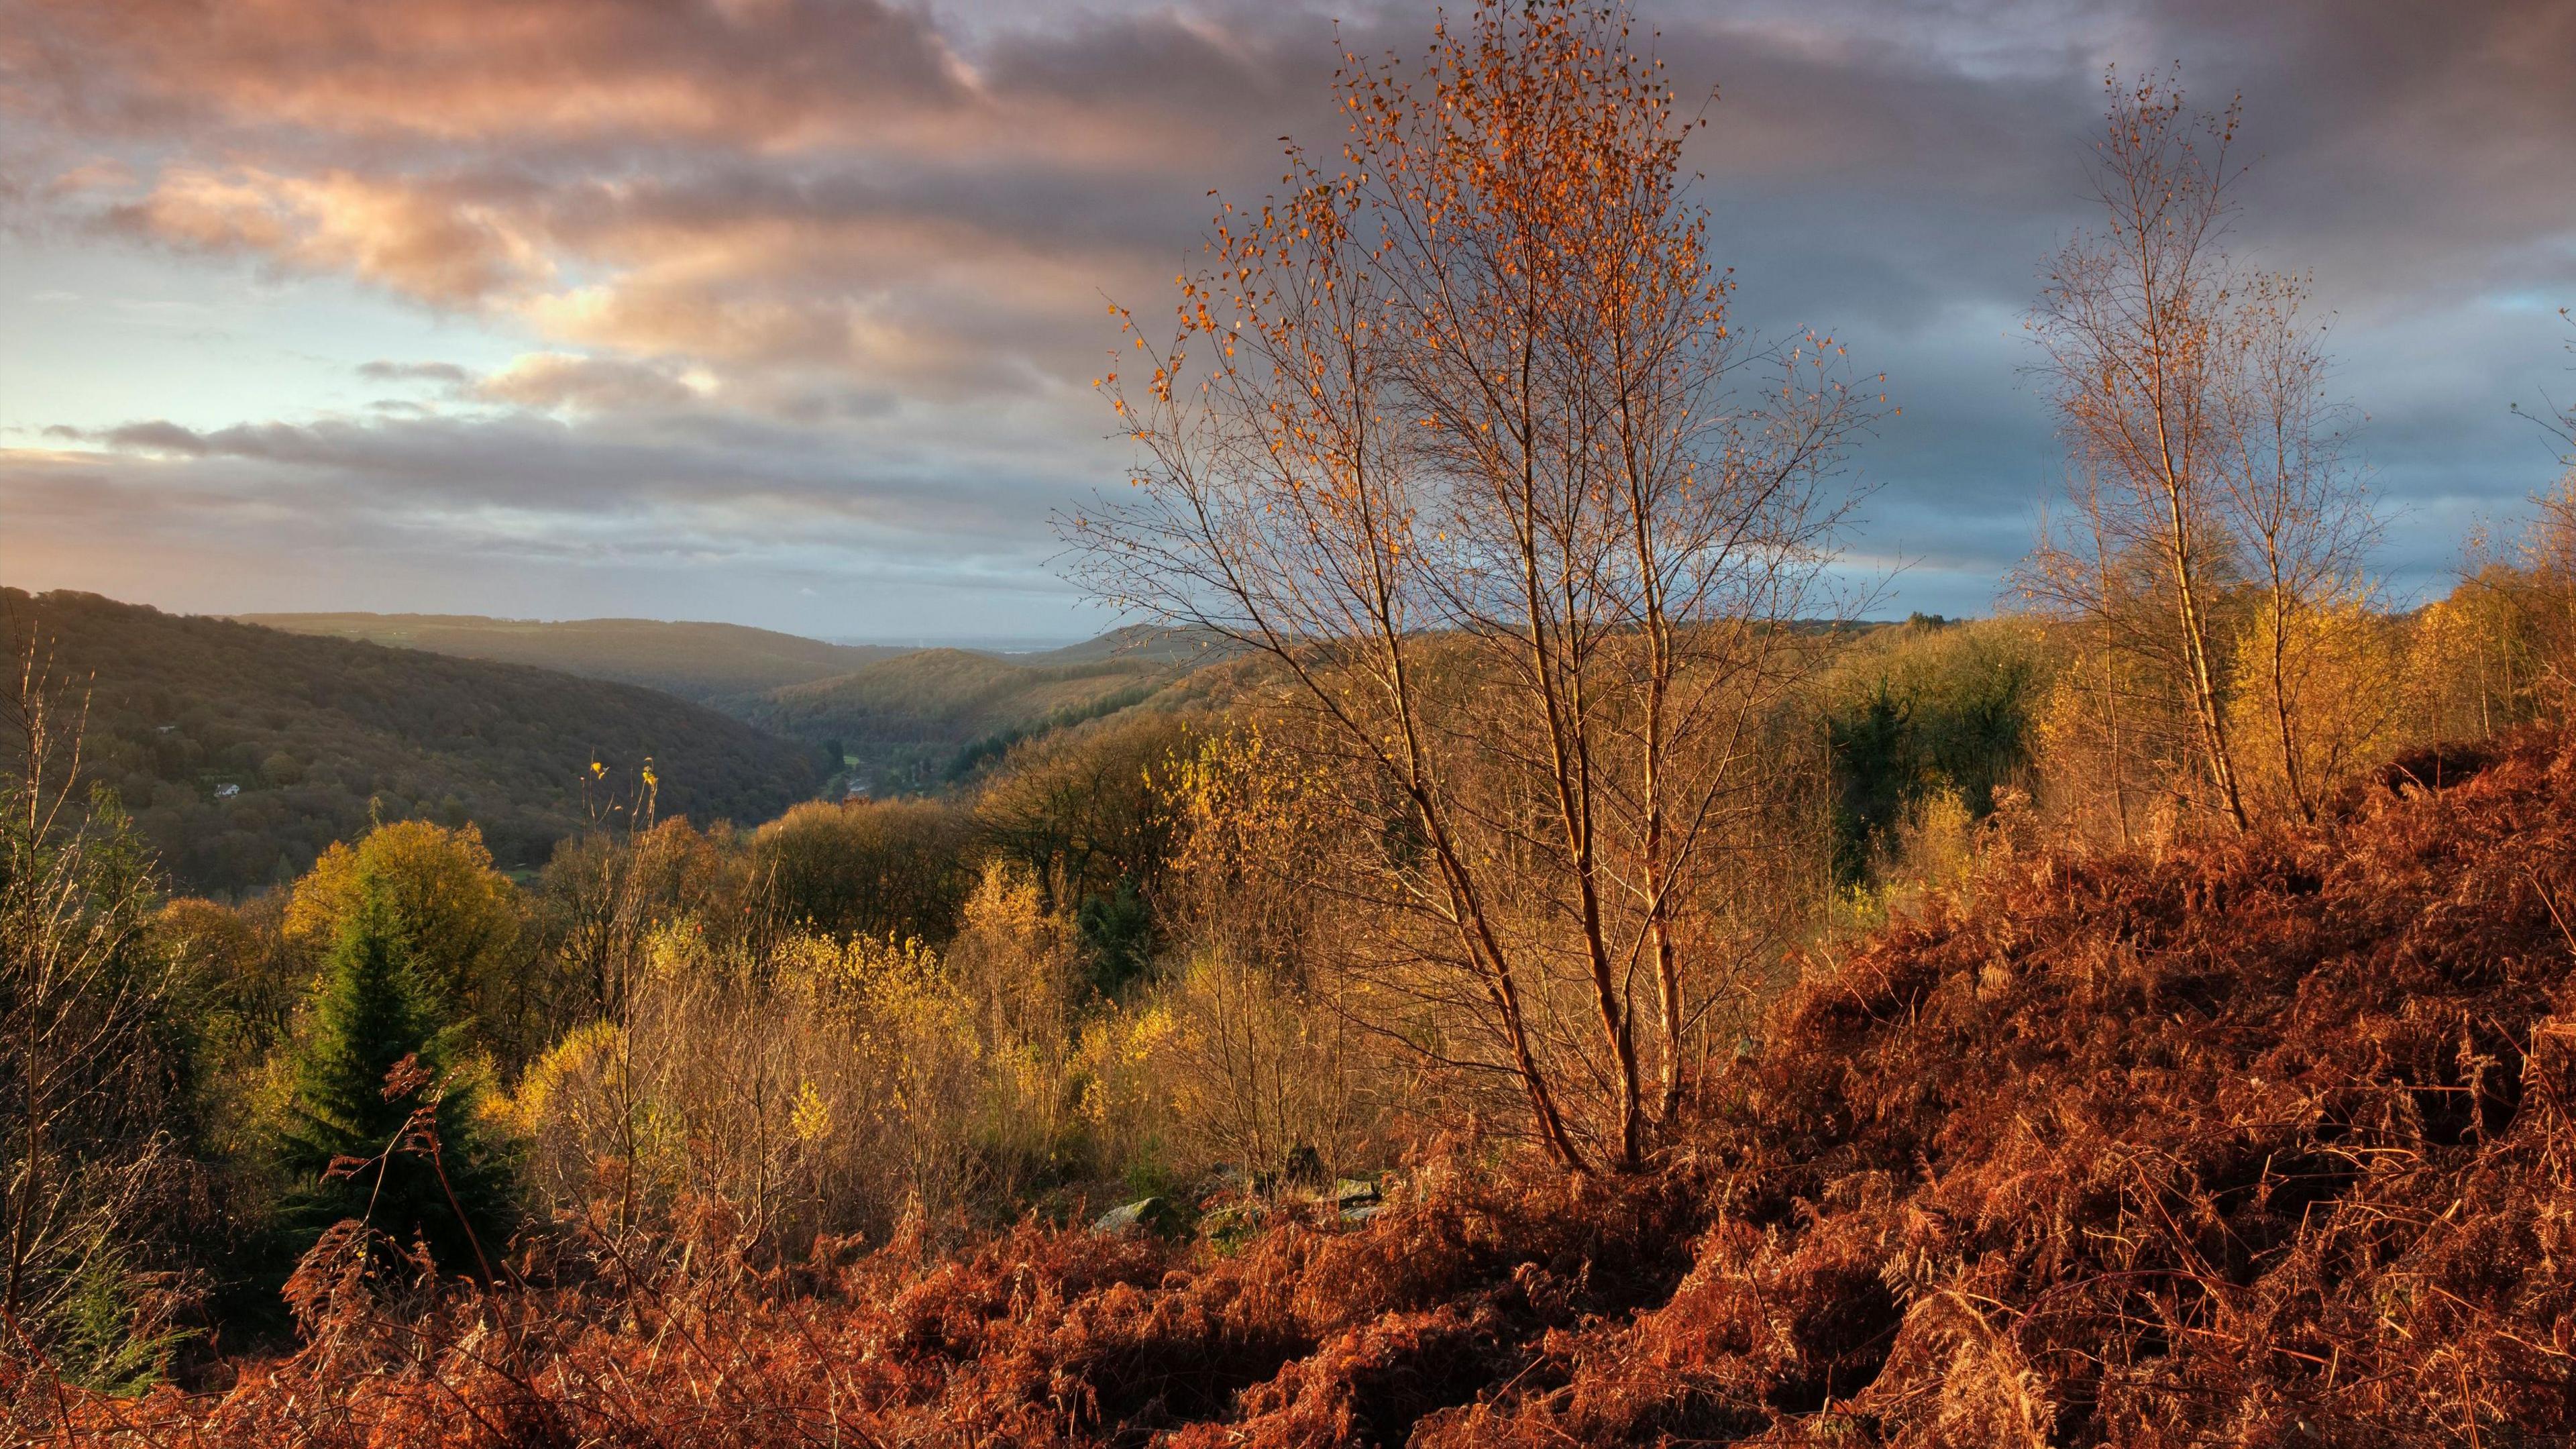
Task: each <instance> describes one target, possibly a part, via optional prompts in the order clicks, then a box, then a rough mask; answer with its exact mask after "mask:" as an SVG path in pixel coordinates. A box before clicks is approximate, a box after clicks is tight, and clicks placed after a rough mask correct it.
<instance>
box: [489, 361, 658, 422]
mask: <svg viewBox="0 0 2576 1449" xmlns="http://www.w3.org/2000/svg"><path fill="white" fill-rule="evenodd" d="M473 391H474V395H475V396H477V397H481V398H485V399H489V400H490V401H493V402H502V403H512V404H515V405H517V406H520V407H529V408H569V409H573V410H576V411H581V412H647V411H653V410H657V409H676V408H685V407H694V406H696V405H697V404H698V403H699V402H701V401H702V400H703V399H704V397H705V395H706V392H707V391H708V389H706V388H703V387H700V386H693V385H691V382H690V381H689V379H688V378H686V377H677V376H673V375H672V374H671V373H670V372H668V371H666V370H664V369H662V368H658V367H655V366H652V365H651V364H648V363H641V362H628V361H625V360H622V359H618V358H599V357H576V356H573V355H571V354H568V353H562V352H531V353H528V354H526V355H524V356H522V357H519V358H516V359H514V360H513V361H512V362H511V363H510V365H509V366H507V367H505V368H502V369H501V370H500V371H498V372H495V373H492V374H491V375H489V376H487V377H484V378H482V379H481V380H479V381H478V382H476V383H475V384H474V388H473Z"/></svg>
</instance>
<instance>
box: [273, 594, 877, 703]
mask: <svg viewBox="0 0 2576 1449" xmlns="http://www.w3.org/2000/svg"><path fill="white" fill-rule="evenodd" d="M234 617H235V618H236V619H238V620H239V621H240V622H242V623H245V624H257V625H261V626H262V627H265V628H270V629H281V630H284V631H286V632H287V633H290V634H321V635H328V636H331V637H333V638H340V639H362V640H365V641H367V642H369V643H372V644H389V645H394V646H398V647H401V648H406V649H424V650H427V651H429V652H430V653H432V654H450V655H455V656H458V657H460V658H465V659H489V660H493V661H496V662H499V663H504V664H530V665H534V666H536V667H537V668H539V669H552V670H557V671H560V672H562V673H565V674H578V675H582V676H584V677H585V678H590V679H609V680H615V681H617V682H618V683H620V684H640V685H643V686H644V687H645V688H647V689H658V690H660V691H662V692H663V693H665V694H676V695H678V696H679V697H680V698H682V699H689V700H695V701H697V702H698V703H700V704H705V705H712V706H714V707H716V708H718V709H723V710H725V711H726V712H727V713H729V714H735V715H740V714H742V713H743V712H744V709H745V701H747V700H749V699H751V698H753V697H754V696H757V695H761V694H765V693H767V692H768V691H770V690H773V689H777V688H779V687H781V686H783V685H792V684H804V683H807V682H810V681H812V680H817V679H826V678H830V677H831V676H834V675H839V674H847V673H849V672H850V671H852V670H855V669H860V668H864V667H865V666H867V665H869V664H872V663H875V662H877V661H879V660H882V659H887V658H891V657H893V656H895V655H898V654H902V653H905V652H907V651H906V650H904V649H901V648H898V647H894V646H890V645H883V644H827V643H824V642H823V641H822V640H820V639H807V638H803V637H801V636H799V635H795V634H781V633H777V632H775V631H773V630H769V629H752V628H747V627H745V626H743V625H740V624H699V623H685V622H681V623H673V622H665V621H663V620H659V619H571V620H564V621H560V622H547V621H541V620H532V619H491V618H485V617H483V616H481V615H478V614H238V615H235V616H234Z"/></svg>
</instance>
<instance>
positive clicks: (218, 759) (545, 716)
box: [0, 589, 822, 892]
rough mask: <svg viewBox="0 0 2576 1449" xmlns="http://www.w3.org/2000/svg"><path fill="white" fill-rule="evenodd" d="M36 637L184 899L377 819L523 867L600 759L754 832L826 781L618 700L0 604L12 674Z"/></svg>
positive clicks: (189, 626) (449, 664) (659, 705)
mask: <svg viewBox="0 0 2576 1449" xmlns="http://www.w3.org/2000/svg"><path fill="white" fill-rule="evenodd" d="M307 617H308V618H309V617H311V616H307ZM31 629H32V630H33V631H34V632H35V634H36V636H37V637H38V638H40V639H42V640H45V641H47V642H48V643H49V645H50V647H51V649H52V651H53V654H54V657H55V660H56V663H57V666H58V668H59V669H60V670H61V671H63V672H65V673H68V674H70V675H72V676H74V677H75V678H78V679H80V680H83V681H88V682H90V688H91V690H92V697H91V704H90V712H89V727H88V743H87V749H86V759H85V767H86V771H87V773H88V774H89V775H90V776H91V777H92V778H93V779H95V780H96V781H98V782H101V783H104V784H106V785H109V786H112V787H114V788H115V789H116V791H117V792H118V794H119V795H120V796H121V797H122V798H123V799H124V801H125V802H126V804H127V806H128V807H129V808H130V809H132V810H133V811H134V812H135V815H136V818H137V820H138V823H139V824H140V825H141V826H142V828H143V829H144V831H145V832H146V834H147V835H148V836H149V837H150V838H151V839H152V841H153V842H154V843H155V845H156V846H157V847H158V848H159V850H160V852H161V854H162V857H163V861H164V864H165V865H166V866H167V867H168V869H169V870H170V873H171V875H172V876H173V878H174V879H175V880H176V881H177V882H178V884H179V885H180V886H181V888H183V889H188V890H198V891H222V892H238V891H242V890H246V889H252V888H256V887H259V886H264V885H267V884H269V883H270V882H272V881H274V880H277V879H279V878H281V877H283V876H286V875H291V874H293V873H295V872H299V871H301V870H302V869H303V868H304V867H305V866H306V865H308V864H310V863H311V861H312V860H313V857H314V856H315V854H316V853H317V852H319V851H320V850H321V849H322V847H323V846H325V845H327V844H329V843H330V842H331V841H333V840H340V839H346V838H349V837H351V836H353V835H355V834H357V833H359V832H361V831H363V830H364V829H365V828H366V825H367V821H368V818H369V815H370V812H371V810H372V812H373V813H374V814H375V815H376V816H377V817H378V818H381V819H386V820H393V819H402V818H428V819H435V820H440V821H444V822H448V823H462V822H464V821H467V820H472V821H475V822H477V823H479V824H480V825H481V826H482V828H483V832H484V836H485V838H486V839H487V840H488V841H489V842H490V844H491V846H492V851H493V854H494V855H495V856H496V857H497V858H499V860H500V861H501V862H502V863H503V864H504V865H510V866H529V865H535V864H538V863H541V862H542V861H543V860H544V859H545V857H546V854H547V852H548V851H549V850H550V849H551V848H552V846H553V844H554V842H555V841H556V840H557V839H559V838H560V837H562V836H563V835H565V834H566V833H568V832H570V831H572V830H574V829H576V828H578V827H579V826H580V825H581V824H582V823H583V822H584V820H585V818H586V816H585V808H586V807H585V804H584V797H583V781H584V779H585V778H586V777H587V776H588V774H589V767H590V764H591V762H592V761H593V760H598V761H601V762H603V763H605V764H607V765H608V766H610V767H611V769H612V771H615V772H621V773H624V774H626V775H628V776H629V777H630V778H631V772H632V771H633V770H634V769H635V767H637V766H638V765H640V764H641V763H642V762H643V761H644V759H645V758H646V757H647V756H650V757H651V758H652V759H653V761H654V764H655V767H656V771H657V773H658V774H659V775H660V777H661V781H662V787H661V808H662V810H663V812H664V813H665V814H674V813H677V814H687V815H691V816H694V817H697V818H700V819H709V818H716V817H726V818H731V819H735V820H740V821H753V820H764V819H767V818H769V817H770V816H773V815H776V814H777V813H779V812H780V811H782V810H784V809H785V808H786V807H787V806H788V805H791V804H793V803H795V802H796V801H797V800H799V799H802V798H804V797H806V796H808V795H810V794H811V793H812V792H813V790H814V788H815V786H816V785H817V784H818V783H819V781H820V778H821V774H822V769H821V766H820V762H819V761H818V760H817V758H816V757H815V754H814V752H813V751H812V750H810V749H808V748H806V747H803V746H800V745H798V744H795V743H793V742H790V741H787V740H783V739H780V738H778V737H776V736H773V735H769V734H764V733H762V732H761V731H759V730H757V729H754V728H752V727H751V726H748V725H746V724H743V723H741V722H740V721H737V720H733V719H729V718H727V717H725V716H724V715H721V714H718V713H716V712H715V711H713V710H710V709H707V708H703V707H701V706H699V705H696V704H691V703H689V702H687V701H685V700H680V699H675V698H673V697H671V696H669V695H666V694H658V693H655V692H653V691H651V690H649V689H641V688H637V687H635V686H633V685H629V684H620V683H611V682H604V681H601V680H596V679H581V678H575V677H573V676H571V675H569V674H562V673H555V672H551V671H547V670H542V669H534V668H529V667H526V666H523V665H517V664H500V663H491V662H487V661H483V660H476V659H459V658H451V657H448V656H446V655H445V654H443V653H437V652H431V651H429V650H427V649H389V648H384V647H381V646H379V645H376V644H372V643H364V642H358V641H354V640H348V639H335V638H317V637H313V636H312V635H309V634H299V633H287V632H283V631H280V630H276V629H269V628H262V627H258V626H255V625H251V624H247V623H241V622H237V621H232V620H225V619H214V618H196V617H189V616H183V615H174V614H165V613H162V612H160V611H159V610H157V609H151V608H145V607H142V606H140V605H134V604H120V603H116V602H114V601H112V600H108V599H104V598H100V597H99V596H97V595H95V594H81V593H71V592H59V593H50V594H43V595H39V596H36V597H34V598H32V599H31V598H30V597H29V596H28V595H27V594H25V593H23V592H20V591H18V590H14V589H10V590H0V636H5V638H0V642H5V643H6V645H7V647H8V649H9V650H10V652H11V657H12V658H15V657H17V655H18V652H19V651H20V650H22V649H23V648H24V647H25V641H26V639H27V638H28V635H29V631H30V630H31ZM741 632H742V633H745V634H753V633H756V632H757V631H752V630H744V631H741ZM772 637H783V636H772Z"/></svg>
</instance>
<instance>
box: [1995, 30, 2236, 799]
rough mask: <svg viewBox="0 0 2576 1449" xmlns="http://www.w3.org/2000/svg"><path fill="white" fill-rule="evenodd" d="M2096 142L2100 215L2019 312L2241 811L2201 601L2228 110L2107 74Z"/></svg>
mask: <svg viewBox="0 0 2576 1449" xmlns="http://www.w3.org/2000/svg"><path fill="white" fill-rule="evenodd" d="M2106 85H2107V89H2108V90H2109V93H2110V107H2109V116H2108V125H2107V127H2106V129H2105V132H2104V135H2103V137H2102V139H2101V140H2100V141H2099V142H2097V143H2096V144H2095V148H2094V158H2093V164H2092V180H2093V192H2094V199H2095V201H2096V202H2097V204H2099V205H2100V206H2101V208H2102V217H2103V225H2102V227H2101V229H2099V230H2096V231H2088V232H2084V233H2082V234H2080V235H2078V236H2077V237H2076V238H2075V239H2074V240H2073V241H2071V242H2069V243H2068V244H2067V245H2066V246H2065V248H2064V249H2063V250H2061V251H2060V252H2059V253H2058V255H2057V258H2056V260H2055V261H2054V262H2053V263H2052V264H2051V267H2050V270H2049V276H2048V283H2047V286H2046V288H2045V289H2044V290H2043V291H2042V293H2041V296H2040V301H2039V305H2038V307H2037V308H2036V310H2035V311H2034V312H2033V314H2032V317H2031V320H2030V326H2031V330H2032V332H2033V334H2034V335H2035V337H2036V338H2037V340H2038V341H2039V343H2040V345H2041V347H2042V348H2043V349H2044V350H2045V351H2046V353H2047V357H2048V362H2047V364H2046V368H2045V371H2046V372H2047V374H2048V375H2049V377H2050V378H2051V379H2052V381H2053V382H2054V385H2055V401H2056V404H2057V411H2058V417H2059V420H2060V423H2061V426H2062V428H2063V429H2064V432H2065V435H2066V440H2067V446H2068V448H2069V450H2070V451H2071V452H2073V453H2074V454H2075V455H2076V456H2077V457H2078V459H2079V460H2080V462H2081V463H2082V464H2083V465H2084V466H2086V467H2089V468H2092V469H2097V470H2099V473H2100V475H2101V478H2102V480H2103V484H2104V503H2105V512H2106V516H2107V517H2108V519H2109V520H2110V524H2111V530H2112V532H2113V533H2114V534H2115V535H2116V536H2117V538H2118V540H2119V542H2120V543H2121V544H2122V545H2123V546H2125V547H2132V548H2136V549H2138V550H2140V551H2142V552H2143V554H2144V555H2145V556H2146V557H2147V558H2150V559H2152V560H2153V561H2154V563H2155V565H2156V568H2157V570H2158V571H2159V572H2160V573H2161V574H2162V575H2163V584H2164V592H2165V595H2166V602H2167V604H2168V606H2169V608H2170V610H2171V615H2172V628H2171V631H2170V633H2171V639H2172V652H2173V653H2174V655H2175V656H2176V659H2177V662H2178V664H2179V668H2180V675H2181V679H2180V683H2181V688H2182V691H2183V697H2184V702H2185V704H2186V706H2187V708H2188V710H2189V713H2190V717H2191V721H2192V724H2193V728H2194V731H2195V733H2196V735H2197V737H2198V747H2199V748H2198V752H2199V754H2200V757H2201V764H2202V767H2203V769H2204V771H2205V772H2206V774H2207V776H2208V783H2209V786H2210V788H2211V789H2212V791H2214V792H2215V795H2216V801H2217V808H2218V809H2219V810H2220V812H2221V813H2223V814H2224V815H2225V816H2226V818H2227V819H2228V820H2229V821H2230V822H2231V823H2233V824H2234V825H2235V826H2236V828H2238V829H2240V830H2241V829H2244V828H2245V827H2246V826H2247V825H2248V824H2249V823H2250V819H2249V816H2248V814H2247V811H2246V805H2245V798H2244V792H2243V789H2242V786H2241V784H2240V782H2239V780H2238V771H2237V766H2236V755H2235V749H2234V745H2233V742H2232V741H2231V740H2230V739H2229V737H2228V728H2227V715H2226V711H2225V709H2224V708H2223V706H2222V689H2223V680H2222V677H2221V671H2222V668H2223V666H2222V663H2221V661H2220V658H2219V654H2218V642H2217V635H2218V625H2217V621H2216V619H2215V618H2214V614H2213V610H2214V606H2215V605H2216V603H2217V594H2218V593H2219V592H2220V589H2221V581H2222V579H2223V578H2224V577H2225V575H2226V574H2227V573H2228V571H2229V569H2230V566H2231V564H2232V562H2233V560H2232V559H2230V558H2229V557H2228V556H2227V554H2228V549H2227V541H2226V536H2225V533H2224V531H2223V529H2222V527H2221V525H2220V521H2219V519H2218V517H2217V511H2218V509H2219V507H2220V506H2221V504H2222V503H2223V501H2224V495H2225V488H2226V482H2227V477H2228V468H2227V453H2228V449H2229V446H2230V444H2231V442H2232V441H2233V438H2232V437H2231V435H2230V432H2229V421H2230V419H2229V415H2228V409H2227V406H2226V391H2227V389H2226V379H2225V376H2224V374H2225V372H2226V371H2227V367H2228V363H2229V356H2228V347H2229V338H2228V336H2227V308H2228V305H2229V302H2230V292H2229V287H2230V284H2231V282H2232V281H2233V278H2232V277H2231V276H2230V274H2229V268H2228V261H2227V257H2226V254H2225V253H2224V251H2223V250H2222V249H2221V248H2220V245H2219V243H2220V240H2221V238H2222V236H2223V234H2224V232H2225V230H2226V226H2227V222H2228V218H2229V216H2230V213H2231V212H2232V210H2233V202H2232V199H2231V197H2230V193H2229V188H2230V185H2231V183H2232V182H2233V181H2234V179H2235V177H2236V176H2237V175H2238V174H2239V173H2238V172H2235V171H2231V170H2230V169H2229V168H2230V164H2231V163H2230V161H2229V159H2228V152H2229V147H2230V146H2231V144H2232V143H2233V142H2234V140H2235V134H2236V125H2237V118H2238V117H2237V108H2236V107H2235V106H2234V105H2232V104H2231V105H2230V106H2229V107H2228V109H2227V110H2226V111H2225V112H2223V113H2221V114H2219V115H2217V116H2201V115H2196V114H2194V113H2192V112H2191V111H2189V110H2187V109H2186V108H2185V107H2184V104H2183V98H2182V95H2181V92H2180V91H2179V90H2178V89H2176V87H2175V84H2174V83H2173V82H2172V81H2170V80H2168V81H2164V82H2158V81H2153V80H2149V81H2145V82H2141V83H2139V84H2138V85H2136V86H2134V87H2131V88H2126V89H2124V88H2122V86H2121V85H2120V83H2119V79H2118V77H2117V76H2116V75H2114V76H2112V77H2110V78H2109V80H2108V82H2107V83H2106Z"/></svg>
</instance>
